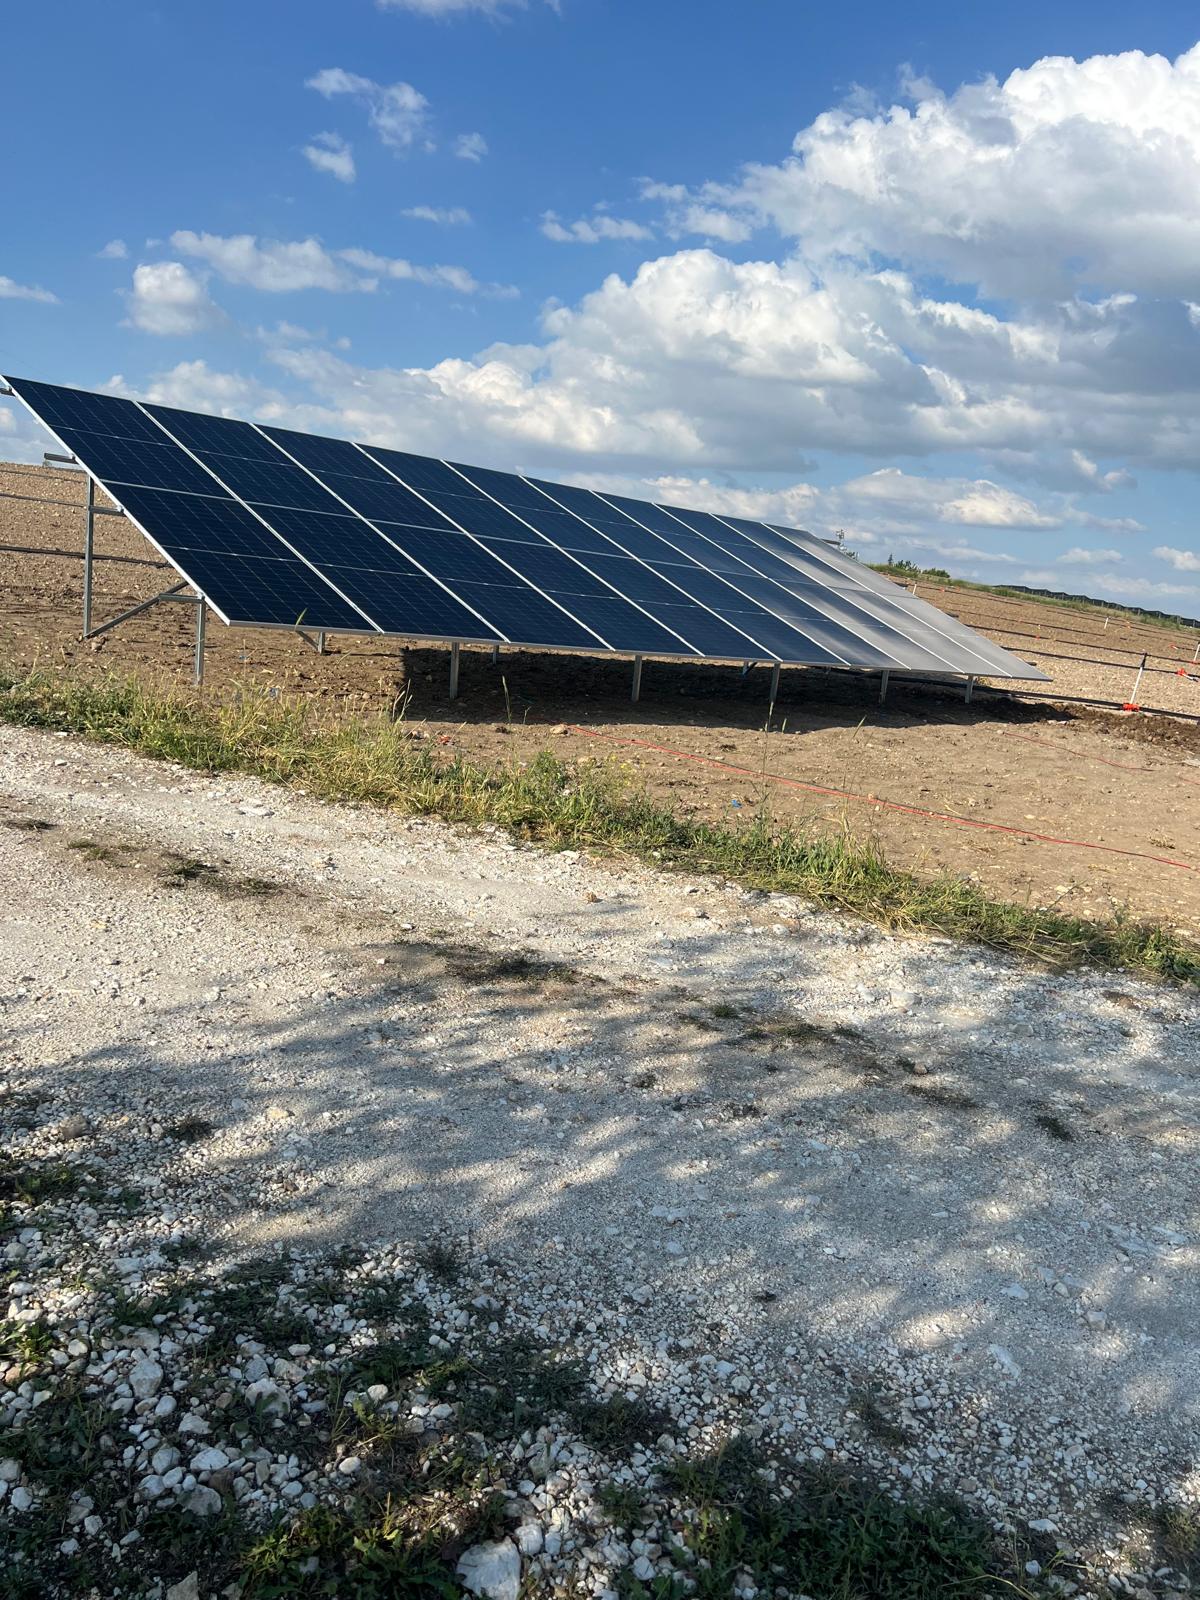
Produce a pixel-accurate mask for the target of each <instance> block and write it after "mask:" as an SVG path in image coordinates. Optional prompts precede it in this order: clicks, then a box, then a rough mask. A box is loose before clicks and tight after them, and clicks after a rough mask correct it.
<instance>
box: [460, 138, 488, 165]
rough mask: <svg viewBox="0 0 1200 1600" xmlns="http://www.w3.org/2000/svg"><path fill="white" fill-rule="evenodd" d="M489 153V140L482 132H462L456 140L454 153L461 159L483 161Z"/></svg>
mask: <svg viewBox="0 0 1200 1600" xmlns="http://www.w3.org/2000/svg"><path fill="white" fill-rule="evenodd" d="M487 153H488V144H487V140H486V139H485V138H484V137H483V135H482V134H481V133H460V134H459V136H458V138H457V139H455V141H454V154H455V155H456V156H457V157H458V159H459V160H460V161H482V160H483V158H484V156H486V155H487Z"/></svg>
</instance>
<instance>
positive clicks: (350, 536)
mask: <svg viewBox="0 0 1200 1600" xmlns="http://www.w3.org/2000/svg"><path fill="white" fill-rule="evenodd" d="M259 514H260V516H262V517H263V518H264V519H265V520H266V521H267V522H269V523H270V525H271V527H272V528H274V529H275V530H276V531H277V532H278V533H279V534H280V535H281V536H282V537H283V538H284V539H286V540H287V542H288V543H289V544H290V545H291V546H292V547H293V549H295V550H297V551H299V553H300V554H301V555H302V556H304V557H305V559H306V560H308V561H312V562H314V563H315V564H316V565H317V566H319V567H321V568H324V567H325V566H326V565H329V566H339V567H368V568H372V569H374V568H384V567H395V568H396V569H397V570H400V571H403V572H407V573H413V574H414V575H415V573H416V568H415V567H414V566H413V564H412V562H411V561H406V560H405V559H404V557H403V556H402V555H401V554H400V553H399V551H397V550H396V549H395V548H394V547H393V546H392V545H390V544H389V543H388V542H387V540H386V539H385V538H384V537H383V535H382V534H380V533H377V532H376V531H375V529H374V528H372V527H369V526H368V525H367V523H365V522H364V521H363V520H362V518H361V517H352V516H349V515H347V514H343V515H342V516H337V517H329V516H325V515H323V514H322V513H321V512H317V511H297V510H296V509H295V508H294V507H292V506H263V507H262V510H261V511H260V513H259Z"/></svg>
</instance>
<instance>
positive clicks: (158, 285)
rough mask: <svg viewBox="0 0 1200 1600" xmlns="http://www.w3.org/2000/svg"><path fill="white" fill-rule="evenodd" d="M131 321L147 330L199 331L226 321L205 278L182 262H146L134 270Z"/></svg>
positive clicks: (130, 301)
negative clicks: (212, 296)
mask: <svg viewBox="0 0 1200 1600" xmlns="http://www.w3.org/2000/svg"><path fill="white" fill-rule="evenodd" d="M126 301H127V304H128V307H129V322H130V324H131V325H132V326H133V327H135V328H139V329H140V330H141V331H142V332H143V333H155V334H162V335H175V336H178V335H181V334H187V333H198V332H199V331H200V329H202V328H210V327H213V326H214V325H215V324H217V323H219V322H221V321H222V320H223V314H222V312H221V311H220V309H219V307H218V306H216V305H215V304H214V303H213V300H212V298H211V296H210V295H209V292H208V286H207V284H206V283H205V282H204V279H203V278H201V277H199V276H197V274H196V273H194V272H192V271H191V270H190V269H189V268H188V267H186V266H185V265H184V264H183V262H182V261H156V262H150V263H143V264H142V265H141V266H137V267H135V268H134V270H133V287H132V289H131V290H130V291H129V293H128V295H127V297H126Z"/></svg>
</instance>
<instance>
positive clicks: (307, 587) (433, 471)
mask: <svg viewBox="0 0 1200 1600" xmlns="http://www.w3.org/2000/svg"><path fill="white" fill-rule="evenodd" d="M5 381H6V382H7V383H8V384H9V386H10V387H11V388H12V390H13V391H14V393H15V394H16V395H17V396H18V398H19V399H20V400H22V401H23V402H24V403H25V405H26V406H28V408H29V409H30V410H31V411H32V412H33V414H34V415H35V416H36V417H38V418H39V419H40V420H41V421H42V422H43V423H44V424H45V425H46V426H47V427H48V428H49V429H50V431H51V432H52V433H54V434H55V435H56V436H57V438H58V439H59V440H61V442H62V444H63V445H64V447H65V448H66V449H67V450H69V451H70V452H71V454H72V455H74V456H75V458H76V459H77V460H78V461H79V462H80V463H81V464H82V465H83V466H84V467H85V468H86V469H87V471H88V472H89V473H91V475H92V476H93V477H94V478H96V479H97V480H98V482H99V483H101V484H102V485H103V487H104V489H105V490H106V491H107V492H108V494H109V495H110V496H111V497H112V499H113V500H114V501H115V502H116V503H117V505H118V506H120V507H121V509H122V510H123V511H124V512H125V513H126V515H127V516H128V517H130V518H131V519H132V521H133V522H134V523H135V524H136V525H137V526H138V528H140V529H141V531H142V532H143V533H144V534H145V535H146V537H147V538H148V539H149V540H150V541H151V542H152V543H153V544H154V545H155V546H156V547H157V549H158V550H159V551H161V553H162V554H163V555H164V556H165V557H166V559H167V560H168V561H169V562H170V563H171V564H172V566H174V567H175V568H176V569H177V570H178V571H179V573H180V574H181V576H182V577H184V578H185V579H186V580H187V581H188V582H189V583H190V584H192V585H193V586H194V587H195V588H196V589H197V590H198V591H199V592H200V593H201V594H202V595H203V596H204V598H205V599H206V600H207V602H208V603H209V605H211V606H212V608H213V610H214V611H215V612H216V613H217V615H218V616H220V618H221V619H222V621H224V622H227V623H238V624H246V625H257V626H273V627H289V628H307V629H313V630H322V631H325V632H350V633H380V634H390V635H396V636H399V637H403V638H411V639H433V640H459V641H462V642H464V643H467V642H476V643H485V644H514V645H524V646H531V647H535V648H547V647H549V648H558V649H568V650H575V651H580V652H593V651H594V652H602V651H619V652H622V653H626V654H638V655H663V656H679V657H690V658H694V659H711V660H738V661H741V660H754V661H767V662H775V661H779V662H784V663H788V664H795V665H810V666H811V665H818V666H827V667H867V668H873V669H876V670H883V669H887V670H892V671H908V672H930V673H939V674H945V673H963V674H968V675H974V676H984V675H986V676H993V677H1016V678H1036V677H1040V676H1042V674H1040V673H1038V672H1037V671H1036V670H1035V669H1034V668H1032V667H1030V666H1029V665H1028V664H1027V663H1025V662H1023V661H1021V660H1020V659H1019V658H1018V657H1016V656H1014V655H1012V654H1011V653H1010V652H1008V651H1007V650H1002V649H1001V648H1000V647H999V646H998V645H995V644H992V643H991V641H990V640H987V639H984V638H982V637H981V636H980V635H979V634H976V633H974V632H973V631H972V630H971V629H969V628H966V627H964V626H963V625H962V624H960V623H958V622H956V621H954V620H953V619H952V618H950V617H948V616H946V615H945V614H944V613H943V612H941V611H938V610H936V609H935V608H934V607H933V606H929V605H926V604H925V603H924V602H923V601H920V600H917V599H915V598H914V597H913V596H911V595H909V594H907V593H905V592H904V591H903V590H900V589H898V588H897V587H896V585H894V584H892V583H890V582H888V580H887V579H885V578H881V577H880V576H879V575H878V574H876V573H873V572H871V571H870V570H869V569H868V568H866V567H863V566H861V565H860V564H859V563H858V562H856V561H853V560H852V559H850V558H848V557H846V556H843V555H841V554H839V553H837V552H835V551H834V550H832V549H831V548H830V547H829V546H827V545H825V544H824V543H822V541H820V540H819V539H814V538H813V537H812V536H811V535H809V534H806V533H802V532H799V531H797V530H795V529H787V528H780V527H776V526H774V525H771V524H768V523H764V522H756V521H753V520H749V519H745V518H739V517H719V516H715V515H713V514H711V513H708V512H703V511H688V510H683V509H681V508H678V507H673V506H665V505H655V504H652V503H651V502H649V501H641V500H631V499H626V498H624V497H622V496H620V495H602V494H599V493H596V492H594V491H592V490H588V489H577V488H568V487H566V486H564V485H562V484H556V483H547V482H543V481H541V480H540V479H528V478H521V477H518V476H517V475H515V474H513V473H507V472H496V471H491V470H488V469H484V468H480V467H468V466H462V465H460V464H458V463H451V462H446V461H438V460H435V459H433V458H432V457H428V456H416V455H409V454H406V453H405V452H403V451H399V450H387V449H382V448H380V447H379V446H374V445H359V444H351V443H350V442H349V441H347V440H344V439H328V438H322V437H319V436H316V435H313V434H306V433H296V432H293V431H292V430H290V429H287V428H274V427H268V426H265V425H261V424H256V423H250V422H239V421H235V420H232V419H230V418H226V417H211V416H204V415H201V414H198V413H194V412H189V411H179V410H176V409H174V408H172V407H170V406H160V405H152V404H149V403H142V402H139V401H135V400H127V399H123V398H119V397H117V396H113V395H100V394H91V393H87V392H85V391H83V390H79V389H65V388H60V387H57V386H53V385H50V384H44V383H37V382H33V381H31V380H28V379H24V378H7V379H6V380H5Z"/></svg>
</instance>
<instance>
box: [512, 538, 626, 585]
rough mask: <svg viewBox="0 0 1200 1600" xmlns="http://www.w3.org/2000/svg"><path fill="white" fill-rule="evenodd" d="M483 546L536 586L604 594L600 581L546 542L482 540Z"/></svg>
mask: <svg viewBox="0 0 1200 1600" xmlns="http://www.w3.org/2000/svg"><path fill="white" fill-rule="evenodd" d="M482 542H483V543H484V545H486V547H487V548H488V549H489V550H490V551H491V552H492V553H493V554H494V555H496V556H498V557H499V558H500V560H501V561H505V562H507V563H508V564H509V565H510V566H512V567H515V568H516V569H517V571H518V572H519V573H520V574H521V576H522V577H523V578H526V579H528V581H529V582H530V583H532V584H534V585H535V587H537V588H538V589H547V590H549V589H566V590H569V591H570V592H571V593H572V594H606V593H607V592H608V591H607V590H606V588H605V586H604V584H603V583H601V582H600V580H599V579H598V578H597V577H595V576H594V575H593V574H592V573H591V572H589V571H588V570H587V568H588V566H589V565H590V563H585V564H584V565H583V566H581V565H580V564H579V562H577V561H572V560H571V557H570V556H569V555H565V554H564V553H563V552H562V551H561V550H555V549H554V548H553V546H551V545H548V544H516V543H515V542H514V541H513V540H510V539H485V540H483V541H482Z"/></svg>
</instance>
